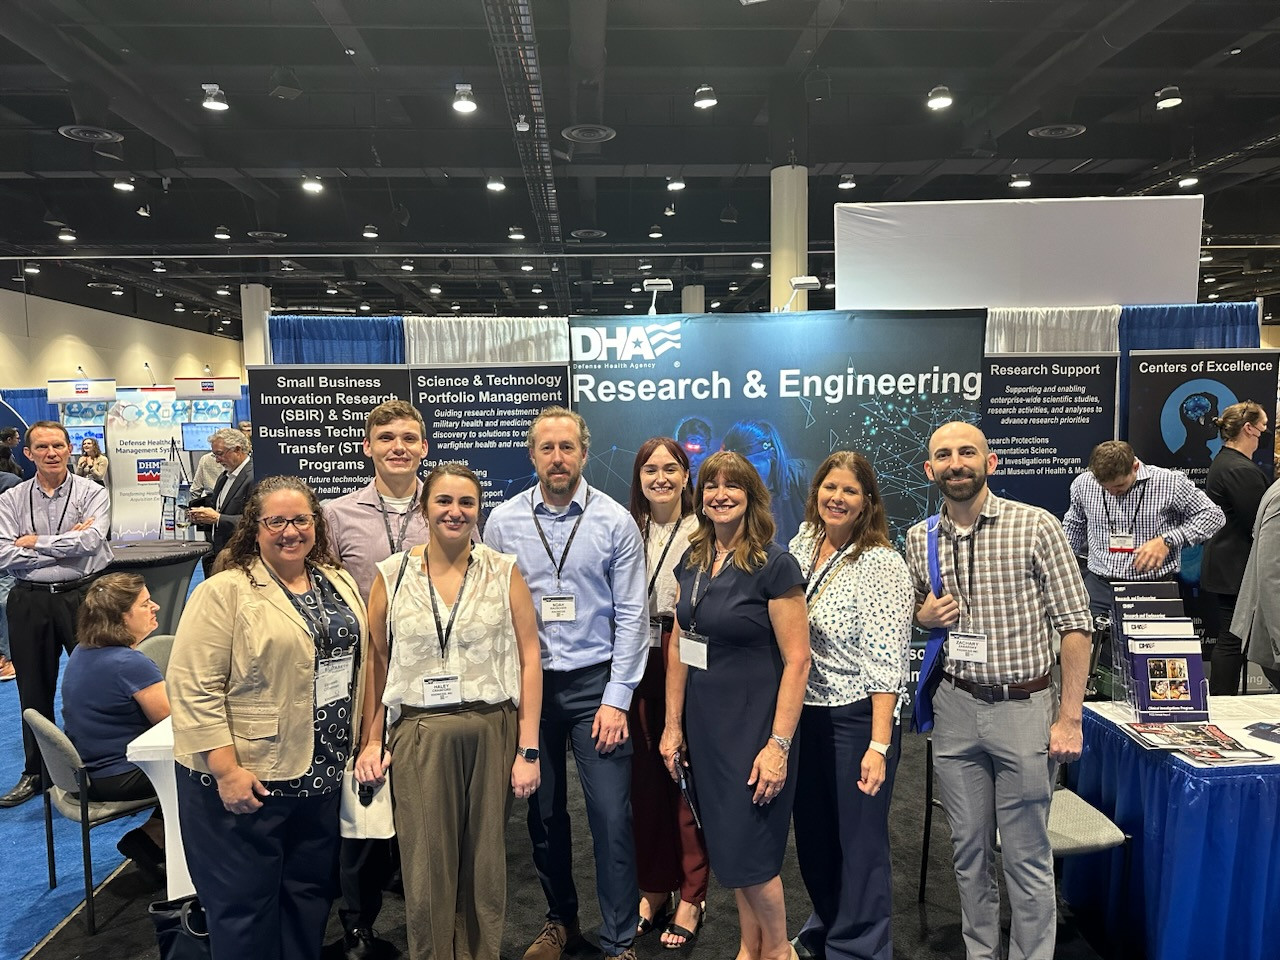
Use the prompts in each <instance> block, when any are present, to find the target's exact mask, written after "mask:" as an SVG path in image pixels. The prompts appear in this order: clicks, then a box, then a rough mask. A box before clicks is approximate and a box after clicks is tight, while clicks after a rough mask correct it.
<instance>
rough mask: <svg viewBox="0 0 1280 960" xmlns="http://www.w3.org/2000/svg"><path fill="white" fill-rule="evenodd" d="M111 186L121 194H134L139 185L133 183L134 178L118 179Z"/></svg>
mask: <svg viewBox="0 0 1280 960" xmlns="http://www.w3.org/2000/svg"><path fill="white" fill-rule="evenodd" d="M111 186H113V187H115V188H116V189H117V190H119V191H120V192H121V193H133V191H134V190H135V189H137V184H136V183H134V182H133V177H116V178H115V180H114V181H112V184H111Z"/></svg>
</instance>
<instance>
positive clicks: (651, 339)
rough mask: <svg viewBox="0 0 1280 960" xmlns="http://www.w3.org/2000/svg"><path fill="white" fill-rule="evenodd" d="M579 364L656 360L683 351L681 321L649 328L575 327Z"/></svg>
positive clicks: (576, 352) (575, 356) (576, 357)
mask: <svg viewBox="0 0 1280 960" xmlns="http://www.w3.org/2000/svg"><path fill="white" fill-rule="evenodd" d="M569 333H570V334H571V335H572V337H573V358H574V359H575V360H656V359H657V358H658V357H660V356H662V355H663V354H664V353H666V352H667V351H668V350H679V349H680V321H679V320H673V321H671V322H670V323H651V324H649V325H648V326H647V327H639V326H636V327H626V326H621V327H573V328H571V329H570V331H569Z"/></svg>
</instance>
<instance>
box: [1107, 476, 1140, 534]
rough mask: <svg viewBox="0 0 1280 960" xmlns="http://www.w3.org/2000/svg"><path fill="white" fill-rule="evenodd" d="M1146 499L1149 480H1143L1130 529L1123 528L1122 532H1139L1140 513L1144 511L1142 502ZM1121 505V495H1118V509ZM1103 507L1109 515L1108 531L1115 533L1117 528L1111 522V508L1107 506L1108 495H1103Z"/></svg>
mask: <svg viewBox="0 0 1280 960" xmlns="http://www.w3.org/2000/svg"><path fill="white" fill-rule="evenodd" d="M1126 492H1127V491H1126ZM1103 493H1104V494H1105V493H1106V491H1105V490H1104V491H1103ZM1146 499H1147V481H1146V480H1143V481H1142V494H1141V495H1140V496H1139V497H1138V505H1137V506H1136V507H1134V508H1133V520H1132V521H1130V524H1129V529H1128V530H1122V531H1121V533H1133V534H1136V533H1137V532H1138V514H1139V513H1140V512H1141V511H1142V502H1143V501H1144V500H1146ZM1119 507H1120V498H1119V497H1117V498H1116V508H1117V509H1119ZM1102 509H1103V511H1104V512H1105V513H1106V515H1107V532H1108V533H1115V530H1116V528H1115V525H1114V524H1113V523H1112V522H1111V508H1110V507H1108V506H1107V498H1106V496H1103V498H1102Z"/></svg>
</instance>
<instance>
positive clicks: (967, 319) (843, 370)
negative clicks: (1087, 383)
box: [569, 310, 986, 549]
mask: <svg viewBox="0 0 1280 960" xmlns="http://www.w3.org/2000/svg"><path fill="white" fill-rule="evenodd" d="M985 327H986V311H985V310H960V311H877V312H860V311H845V310H837V311H822V312H809V313H769V314H764V313H762V314H698V315H670V314H668V315H664V316H662V317H643V318H642V317H573V318H570V321H569V334H570V344H571V357H572V373H571V392H572V397H573V406H574V409H575V410H577V411H578V412H579V413H581V414H582V415H583V416H584V417H585V418H586V420H587V423H588V425H589V426H590V428H591V434H592V440H591V455H590V458H589V459H588V461H587V466H586V471H585V472H586V476H587V478H588V480H589V481H590V482H591V483H592V484H593V485H594V486H597V487H599V488H601V489H603V490H604V491H605V492H606V493H608V494H609V495H610V496H612V497H613V498H614V499H615V500H617V501H618V502H620V503H623V504H626V503H627V502H628V500H629V496H630V486H631V473H632V465H633V462H634V459H635V453H636V450H637V449H639V447H640V445H641V444H642V443H644V441H645V440H646V439H648V438H649V437H651V436H655V435H665V436H671V437H675V438H676V440H677V441H678V442H679V443H680V444H681V445H682V446H683V447H684V448H685V450H686V451H687V452H688V454H689V459H690V462H691V463H692V465H693V467H694V469H695V472H696V470H697V467H698V465H700V464H701V462H702V461H703V460H704V459H705V458H706V457H707V455H708V454H710V453H712V452H714V451H716V450H720V449H727V450H736V451H738V452H739V453H742V454H743V455H744V456H745V457H746V458H747V459H748V460H750V461H751V463H752V464H753V465H754V466H755V467H756V469H757V470H758V471H759V472H760V475H761V477H762V478H763V479H764V481H765V484H766V486H767V487H769V489H770V491H771V494H772V497H773V512H774V516H775V518H776V519H777V521H778V532H777V540H778V542H779V543H781V544H782V545H783V546H785V545H786V544H787V543H788V541H789V540H790V539H791V537H792V536H793V535H794V534H795V532H796V530H797V528H798V527H799V524H800V521H801V520H802V519H803V516H804V504H805V499H806V497H807V496H808V490H809V482H810V479H811V477H812V476H813V471H814V469H815V468H816V467H817V466H818V464H819V463H821V461H822V460H823V459H824V458H825V457H826V456H827V454H828V453H830V452H832V451H834V450H842V449H849V450H858V451H861V452H862V453H863V454H865V455H866V456H867V458H868V459H869V460H870V461H871V464H872V466H873V467H874V468H875V470H876V473H877V477H878V481H879V484H880V489H881V493H882V495H883V497H884V499H885V507H886V511H887V513H888V518H889V527H890V535H891V536H892V537H893V539H894V540H895V541H896V542H897V544H898V546H899V548H900V549H901V547H902V545H903V540H904V537H905V534H906V530H907V528H908V527H910V526H911V525H912V524H913V523H916V522H917V521H919V520H921V519H923V518H924V517H926V516H928V515H929V514H930V513H931V512H933V511H934V510H936V509H937V504H938V496H937V494H936V491H935V490H934V488H933V486H932V484H930V483H929V481H928V480H927V479H926V478H925V474H924V470H923V463H924V460H925V458H926V455H927V453H926V447H927V443H928V439H929V435H930V434H931V433H932V432H933V430H934V429H936V428H937V427H938V426H939V425H941V424H943V423H946V422H948V421H951V420H968V421H976V420H977V418H978V411H979V398H980V397H981V394H982V371H983V355H982V352H983V339H984V336H985Z"/></svg>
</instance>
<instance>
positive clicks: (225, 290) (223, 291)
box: [218, 284, 231, 297]
mask: <svg viewBox="0 0 1280 960" xmlns="http://www.w3.org/2000/svg"><path fill="white" fill-rule="evenodd" d="M218 296H220V297H229V296H231V288H230V287H228V286H227V285H226V284H223V285H222V286H220V287H219V288H218Z"/></svg>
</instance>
